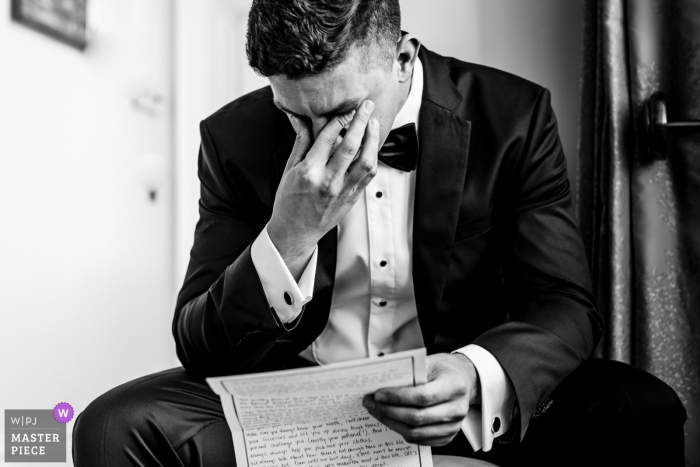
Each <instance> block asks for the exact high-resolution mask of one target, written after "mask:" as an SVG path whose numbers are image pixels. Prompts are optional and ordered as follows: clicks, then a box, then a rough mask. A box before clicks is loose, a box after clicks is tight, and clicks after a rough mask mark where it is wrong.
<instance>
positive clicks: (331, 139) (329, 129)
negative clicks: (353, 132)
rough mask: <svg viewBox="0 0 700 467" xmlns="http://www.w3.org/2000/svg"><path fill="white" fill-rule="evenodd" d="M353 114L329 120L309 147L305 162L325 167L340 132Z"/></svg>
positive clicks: (349, 113) (351, 112) (353, 112)
mask: <svg viewBox="0 0 700 467" xmlns="http://www.w3.org/2000/svg"><path fill="white" fill-rule="evenodd" d="M354 114H355V111H354V110H352V111H350V112H348V113H346V114H344V115H338V116H336V117H333V118H332V119H330V120H329V121H328V123H326V126H324V127H323V129H322V130H321V132H320V133H319V134H318V137H317V138H316V141H314V143H313V146H311V149H310V150H309V152H308V154H307V155H306V160H308V161H309V162H310V163H312V164H323V165H326V164H327V163H328V159H330V157H331V154H332V153H333V150H334V148H335V144H336V141H337V140H338V135H339V134H340V130H342V129H343V127H345V126H346V125H347V124H348V123H349V122H350V121H351V119H352V115H354Z"/></svg>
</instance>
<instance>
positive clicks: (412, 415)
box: [363, 397, 469, 426]
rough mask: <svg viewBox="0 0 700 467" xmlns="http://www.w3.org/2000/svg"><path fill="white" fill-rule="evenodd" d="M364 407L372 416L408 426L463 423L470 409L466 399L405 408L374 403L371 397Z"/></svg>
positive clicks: (366, 399)
mask: <svg viewBox="0 0 700 467" xmlns="http://www.w3.org/2000/svg"><path fill="white" fill-rule="evenodd" d="M363 405H364V406H365V408H366V409H367V410H368V411H369V412H370V413H371V414H377V415H381V416H382V417H383V418H390V419H392V420H396V421H399V422H401V423H403V424H405V425H407V426H426V425H435V424H440V423H453V422H460V423H461V421H462V420H464V417H466V416H467V410H468V408H469V405H468V404H467V402H466V400H464V398H461V399H456V400H453V401H450V402H446V403H444V404H438V405H434V406H432V407H405V406H401V405H389V404H382V403H379V402H374V401H373V400H372V399H371V397H366V398H365V399H364V400H363Z"/></svg>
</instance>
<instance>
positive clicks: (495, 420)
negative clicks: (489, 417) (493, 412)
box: [491, 417, 501, 433]
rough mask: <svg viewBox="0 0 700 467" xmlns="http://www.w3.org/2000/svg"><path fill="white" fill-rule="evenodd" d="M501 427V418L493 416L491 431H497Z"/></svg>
mask: <svg viewBox="0 0 700 467" xmlns="http://www.w3.org/2000/svg"><path fill="white" fill-rule="evenodd" d="M500 429H501V419H500V418H498V417H493V423H492V424H491V433H498V430H500Z"/></svg>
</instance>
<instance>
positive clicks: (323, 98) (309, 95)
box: [270, 74, 371, 115]
mask: <svg viewBox="0 0 700 467" xmlns="http://www.w3.org/2000/svg"><path fill="white" fill-rule="evenodd" d="M364 78H366V77H365V76H363V75H355V76H353V77H344V76H337V75H332V74H323V75H318V76H309V77H306V78H300V79H296V80H288V79H286V78H281V77H279V78H278V77H271V78H270V84H271V86H272V91H273V94H274V102H275V105H276V106H277V107H279V108H280V109H281V110H283V111H285V112H290V113H297V114H302V113H306V112H307V111H310V112H312V113H313V114H315V115H326V114H330V113H335V112H337V111H338V110H344V111H350V110H352V108H356V107H357V106H359V105H360V103H361V102H362V100H363V99H365V98H366V96H367V94H368V91H369V89H370V87H371V86H368V84H369V83H364ZM349 107H351V108H349Z"/></svg>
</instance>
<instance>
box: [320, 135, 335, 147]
mask: <svg viewBox="0 0 700 467" xmlns="http://www.w3.org/2000/svg"><path fill="white" fill-rule="evenodd" d="M318 139H319V140H320V141H321V142H322V143H323V144H326V145H328V146H331V147H332V146H334V145H335V138H334V137H333V136H331V135H327V134H324V133H322V134H320V135H319V136H318Z"/></svg>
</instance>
